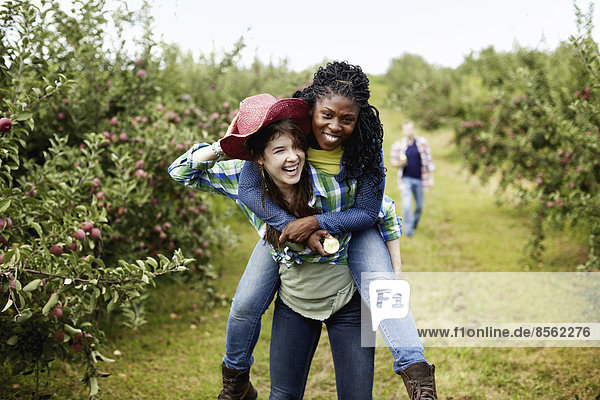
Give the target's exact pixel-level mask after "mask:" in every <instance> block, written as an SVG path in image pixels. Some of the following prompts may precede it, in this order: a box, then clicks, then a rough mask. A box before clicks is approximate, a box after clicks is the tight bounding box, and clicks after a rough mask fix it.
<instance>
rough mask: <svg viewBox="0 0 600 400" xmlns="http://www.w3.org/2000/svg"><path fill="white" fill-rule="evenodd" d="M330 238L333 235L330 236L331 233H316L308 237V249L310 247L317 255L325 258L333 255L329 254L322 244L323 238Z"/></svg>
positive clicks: (319, 231)
mask: <svg viewBox="0 0 600 400" xmlns="http://www.w3.org/2000/svg"><path fill="white" fill-rule="evenodd" d="M330 236H331V235H330V234H329V232H327V231H325V230H323V229H319V230H317V231H314V232H313V234H312V235H310V236H309V237H308V240H307V241H306V247H308V248H309V249H311V250H312V251H314V252H315V253H319V254H320V255H322V256H323V257H327V256H330V255H331V254H327V253H326V252H325V250H324V249H323V243H322V242H321V238H324V237H330Z"/></svg>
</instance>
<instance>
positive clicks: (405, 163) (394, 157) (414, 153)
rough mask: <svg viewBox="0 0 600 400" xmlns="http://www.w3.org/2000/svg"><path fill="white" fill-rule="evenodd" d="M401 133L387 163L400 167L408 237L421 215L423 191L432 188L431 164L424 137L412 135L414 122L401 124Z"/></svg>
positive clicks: (428, 149) (399, 183) (399, 182)
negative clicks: (413, 205) (401, 135)
mask: <svg viewBox="0 0 600 400" xmlns="http://www.w3.org/2000/svg"><path fill="white" fill-rule="evenodd" d="M402 133H403V134H404V137H403V138H402V139H400V140H398V141H396V142H395V143H394V144H392V148H391V151H390V163H391V164H392V165H393V166H394V167H398V168H399V169H398V186H399V187H400V191H401V192H402V216H403V221H404V228H405V232H406V236H408V237H411V236H413V235H414V233H415V229H416V228H417V225H418V224H419V219H420V218H421V212H422V211H423V204H424V201H425V199H424V197H425V196H424V192H426V191H428V190H429V189H430V188H431V187H433V170H434V166H433V159H432V158H431V149H430V148H429V143H427V140H426V139H425V138H423V137H420V136H416V135H415V124H414V123H413V122H412V121H406V122H404V123H403V124H402ZM413 197H414V199H415V209H414V212H413V210H412V208H413V207H412V202H413Z"/></svg>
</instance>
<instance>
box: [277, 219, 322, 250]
mask: <svg viewBox="0 0 600 400" xmlns="http://www.w3.org/2000/svg"><path fill="white" fill-rule="evenodd" d="M319 228H320V226H319V221H317V218H316V217H315V216H314V215H311V216H310V217H304V218H298V219H296V220H294V221H292V222H290V223H289V224H287V225H286V226H285V228H283V230H282V231H281V235H280V236H279V243H281V244H283V243H285V241H286V240H290V241H292V242H296V243H304V242H305V241H306V239H308V237H309V236H310V235H311V234H312V233H313V232H314V231H316V230H317V229H319Z"/></svg>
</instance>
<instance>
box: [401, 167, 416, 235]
mask: <svg viewBox="0 0 600 400" xmlns="http://www.w3.org/2000/svg"><path fill="white" fill-rule="evenodd" d="M402 181H403V182H404V189H403V190H402V227H403V231H404V232H405V233H406V235H407V236H412V235H413V234H414V229H413V223H414V221H413V212H412V203H413V192H412V180H411V179H410V178H409V177H407V176H404V177H402Z"/></svg>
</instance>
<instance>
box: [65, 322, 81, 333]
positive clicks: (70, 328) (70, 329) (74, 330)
mask: <svg viewBox="0 0 600 400" xmlns="http://www.w3.org/2000/svg"><path fill="white" fill-rule="evenodd" d="M64 327H65V331H67V333H69V334H70V335H77V334H78V333H81V329H77V328H73V327H72V326H71V325H69V324H64Z"/></svg>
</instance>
